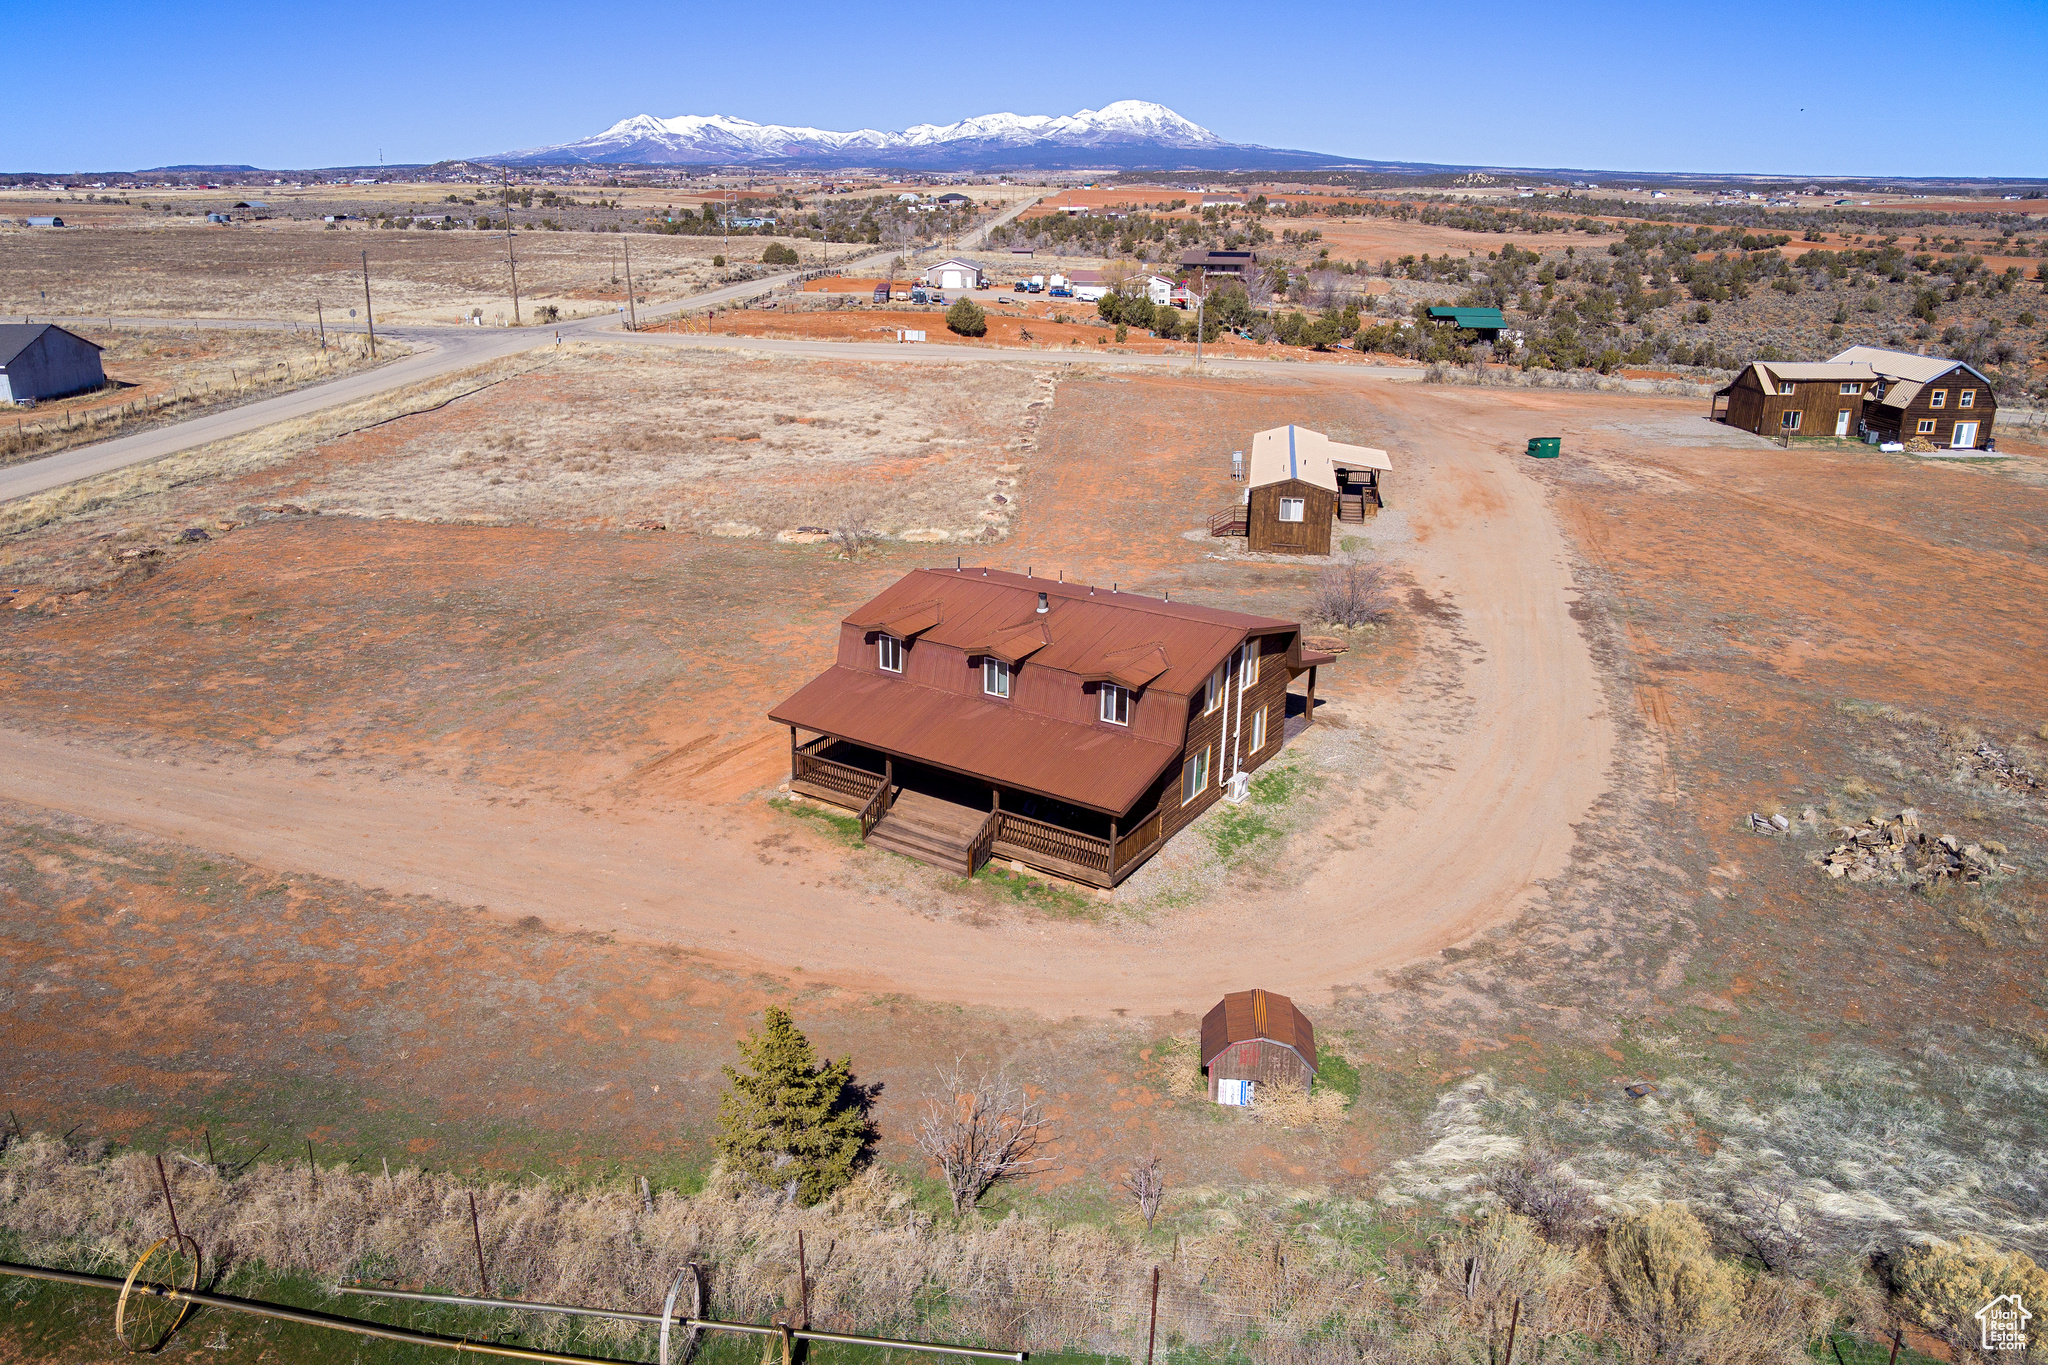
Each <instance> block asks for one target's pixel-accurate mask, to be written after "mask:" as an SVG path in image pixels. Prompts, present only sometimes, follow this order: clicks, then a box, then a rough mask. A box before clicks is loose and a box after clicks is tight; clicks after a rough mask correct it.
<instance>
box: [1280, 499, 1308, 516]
mask: <svg viewBox="0 0 2048 1365" xmlns="http://www.w3.org/2000/svg"><path fill="white" fill-rule="evenodd" d="M1303 505H1304V500H1303V499H1301V498H1282V499H1280V520H1282V521H1300V520H1301V509H1302V507H1303Z"/></svg>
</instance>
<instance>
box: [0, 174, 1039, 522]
mask: <svg viewBox="0 0 2048 1365" xmlns="http://www.w3.org/2000/svg"><path fill="white" fill-rule="evenodd" d="M1037 202H1038V199H1037V196H1033V197H1031V198H1028V199H1025V200H1022V201H1020V202H1019V203H1017V204H1014V205H1012V206H1011V207H1009V208H1008V209H1005V210H1004V211H1003V212H1002V213H1000V214H997V215H996V216H995V217H994V218H992V219H990V220H989V221H988V222H986V223H984V224H982V225H981V226H980V227H979V228H976V229H975V230H974V231H973V232H970V233H968V234H967V235H966V236H965V237H963V238H961V243H962V245H961V249H962V250H964V251H971V250H973V249H975V247H977V246H978V245H980V244H981V243H982V242H984V241H986V240H987V237H988V234H989V233H990V232H991V231H993V230H994V229H996V228H997V227H1000V226H1001V225H1003V224H1004V223H1007V222H1009V221H1010V220H1011V219H1013V218H1015V217H1016V216H1017V215H1018V214H1020V213H1022V212H1024V210H1025V209H1027V208H1029V207H1030V206H1031V205H1032V204H1035V203H1037ZM896 254H897V253H896V252H895V250H894V249H893V248H892V249H891V250H888V251H882V252H876V253H873V254H871V255H868V256H862V257H856V258H854V259H852V260H849V261H844V262H842V263H841V264H840V269H842V270H848V271H855V272H858V271H862V270H868V269H881V268H885V267H886V266H887V265H888V263H889V262H890V261H891V260H892V259H894V257H895V255H896ZM796 278H797V277H796V275H795V273H793V272H785V273H782V274H778V275H768V276H764V277H763V278H761V279H758V280H748V281H745V282H744V283H740V284H729V285H725V286H723V287H721V288H718V289H712V290H707V291H706V292H704V293H702V294H692V295H690V296H689V297H688V298H683V299H676V300H672V301H670V302H667V303H660V304H654V305H651V306H649V307H646V308H642V309H640V310H639V316H640V318H641V320H642V321H650V320H655V319H659V318H663V317H667V316H669V315H671V314H674V313H679V312H684V311H688V310H691V309H701V308H719V307H723V306H725V305H727V304H732V303H744V302H745V301H747V300H748V299H753V298H758V297H759V296H761V295H763V294H767V293H772V292H773V291H774V290H776V289H778V288H781V287H783V286H785V285H788V284H790V283H792V282H794V281H795V280H796ZM27 320H28V319H26V318H24V319H23V321H27ZM100 320H101V319H100V318H99V317H97V316H95V317H82V318H57V317H45V318H41V319H40V321H43V322H58V323H64V322H75V323H77V324H79V325H89V324H92V323H97V322H99V321H100ZM114 321H115V322H117V323H118V324H120V325H124V326H136V327H149V326H174V327H222V328H258V329H286V328H293V327H303V324H299V323H293V322H282V321H278V320H276V319H249V318H134V317H128V318H121V317H117V318H115V319H114ZM624 323H625V319H624V318H623V317H622V316H621V315H619V314H615V313H605V314H600V315H598V316H596V317H589V318H579V319H577V320H576V321H573V322H565V323H562V324H561V325H560V326H550V327H524V328H481V327H418V326H405V327H394V328H391V329H389V330H388V331H385V332H380V333H379V335H380V336H385V337H390V338H393V339H395V340H398V341H402V342H404V343H405V344H406V345H408V346H410V347H411V348H412V351H413V353H412V354H411V355H409V356H407V357H405V358H404V359H403V360H396V361H393V362H391V363H390V364H387V365H382V366H379V367H377V368H376V369H373V370H364V371H359V372H358V373H356V374H352V375H346V376H343V377H342V378H340V379H330V380H328V381H326V382H325V383H321V384H312V385H309V386H307V387H306V388H303V389H296V390H294V391H292V392H291V393H287V394H280V395H279V396H278V397H276V398H266V399H263V400H261V401H259V402H255V403H248V404H245V405H243V406H241V407H238V408H231V409H228V410H226V411H224V412H215V413H209V414H207V415H205V416H203V417H195V418H192V419H191V420H190V421H185V422H178V423H175V424H173V425H171V426H165V427H158V428H156V429H154V430H151V431H142V432H137V433H135V434H134V435H132V436H117V437H115V438H113V439H112V440H107V441H99V442H96V443H94V444H92V445H88V446H77V447H74V448H73V449H70V450H65V451H60V452H59V453H57V454H55V455H49V456H45V457H44V458H42V459H39V460H29V461H26V462H25V463H22V464H18V465H13V466H10V467H9V468H6V469H0V502H9V501H12V500H13V499H15V498H25V497H30V496H32V495H34V494H36V493H43V492H47V491H49V490H50V489H52V488H61V487H63V486H64V485H65V484H67V483H72V482H74V481H76V480H78V479H86V478H91V477H93V476H94V475H97V474H108V473H112V472H113V471H114V470H117V469H126V468H128V467H129V466H130V465H138V464H147V463H148V462H149V461H151V460H161V459H163V458H164V457H165V456H167V455H176V454H178V453H179V452H180V451H185V450H192V449H195V448H196V447H199V446H203V445H207V444H209V443H211V442H213V441H219V440H224V439H226V438H227V437H230V436H239V435H242V434H243V433H244V432H249V431H255V430H257V429H258V428H261V427H267V426H269V425H271V424H272V423H274V422H287V421H291V420H292V419H294V418H299V417H307V416H311V415H312V414H313V413H316V412H320V411H323V410H324V409H327V408H331V407H336V406H338V405H340V404H343V403H354V402H358V401H360V400H362V399H365V398H371V397H375V396H376V395H377V394H380V393H387V392H389V391H391V390H393V389H398V388H403V387H405V386H406V385H408V384H418V383H421V382H422V381H425V380H429V379H434V378H437V377H439V376H441V375H444V374H449V373H452V372H453V371H456V370H464V369H468V368H469V367H470V366H472V365H480V364H483V363H484V362H485V361H489V360H497V359H499V358H501V357H504V356H508V355H516V354H518V353H519V352H521V351H530V350H535V349H537V348H539V347H542V346H551V345H553V344H554V343H555V340H556V338H557V337H558V336H561V337H578V336H590V335H592V334H595V333H603V334H606V335H607V336H610V335H612V334H614V333H616V334H617V335H618V336H622V337H632V336H633V335H634V334H633V333H630V332H626V331H624V330H623V329H624ZM328 330H329V331H335V332H339V331H354V330H357V329H355V328H353V327H350V328H343V327H340V326H337V325H334V324H330V325H329V328H328ZM725 340H726V341H728V342H730V341H731V338H725ZM887 354H889V355H890V356H891V357H892V358H896V353H895V352H894V351H889V352H887Z"/></svg>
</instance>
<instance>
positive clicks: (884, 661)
mask: <svg viewBox="0 0 2048 1365" xmlns="http://www.w3.org/2000/svg"><path fill="white" fill-rule="evenodd" d="M876 653H877V658H876V662H877V663H879V664H881V666H882V671H883V672H884V673H901V672H902V671H903V642H902V641H901V640H899V639H897V638H896V637H895V636H893V635H884V636H882V637H881V639H880V640H879V641H877V642H876Z"/></svg>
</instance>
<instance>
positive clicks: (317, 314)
mask: <svg viewBox="0 0 2048 1365" xmlns="http://www.w3.org/2000/svg"><path fill="white" fill-rule="evenodd" d="M313 317H314V319H315V320H316V321H318V322H319V324H320V349H321V350H323V351H324V350H326V349H327V312H326V310H325V309H323V308H321V306H320V300H318V299H315V300H313Z"/></svg>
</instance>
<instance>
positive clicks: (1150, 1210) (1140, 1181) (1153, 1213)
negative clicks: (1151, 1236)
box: [1124, 1156, 1166, 1232]
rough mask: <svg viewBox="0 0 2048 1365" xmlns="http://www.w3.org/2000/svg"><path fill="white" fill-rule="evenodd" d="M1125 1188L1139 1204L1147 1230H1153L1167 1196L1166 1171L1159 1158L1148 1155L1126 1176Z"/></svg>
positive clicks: (1139, 1211)
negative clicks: (1161, 1204) (1153, 1221)
mask: <svg viewBox="0 0 2048 1365" xmlns="http://www.w3.org/2000/svg"><path fill="white" fill-rule="evenodd" d="M1124 1188H1125V1189H1126V1190H1129V1191H1130V1194H1131V1198H1132V1199H1133V1200H1134V1201H1136V1203H1137V1205H1138V1214H1139V1216H1140V1217H1142V1218H1143V1219H1144V1220H1145V1231H1147V1232H1150V1231H1152V1220H1153V1219H1155V1218H1157V1217H1158V1216H1159V1205H1160V1203H1161V1201H1163V1200H1164V1199H1165V1198H1166V1171H1165V1169H1164V1168H1163V1167H1162V1166H1161V1165H1160V1162H1159V1158H1158V1157H1156V1156H1148V1157H1146V1158H1145V1159H1144V1160H1143V1161H1140V1162H1139V1163H1137V1164H1136V1165H1135V1166H1133V1167H1131V1169H1130V1173H1129V1174H1128V1175H1126V1176H1125V1177H1124Z"/></svg>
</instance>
